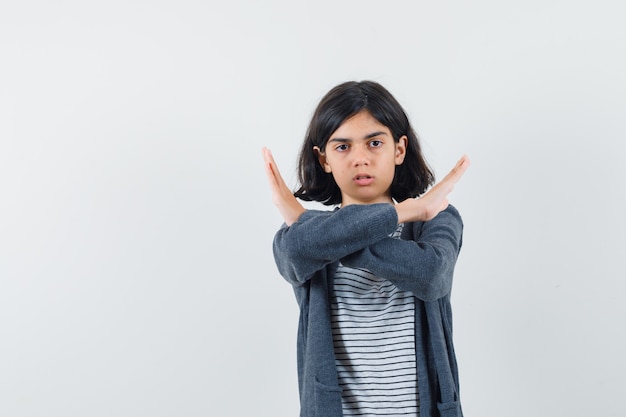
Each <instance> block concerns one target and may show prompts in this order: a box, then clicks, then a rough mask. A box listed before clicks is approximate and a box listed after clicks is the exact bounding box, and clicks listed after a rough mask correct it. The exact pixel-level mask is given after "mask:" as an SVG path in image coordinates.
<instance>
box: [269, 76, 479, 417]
mask: <svg viewBox="0 0 626 417" xmlns="http://www.w3.org/2000/svg"><path fill="white" fill-rule="evenodd" d="M263 156H264V160H265V170H266V173H267V176H268V179H269V182H270V188H271V191H272V196H273V201H274V203H275V204H276V206H277V207H278V209H279V211H280V213H281V215H282V217H283V218H284V220H285V224H283V226H282V227H281V228H280V230H278V232H277V233H276V235H275V237H274V246H273V248H274V257H275V261H276V265H277V267H278V270H279V272H280V274H281V275H282V276H283V277H284V278H285V279H286V280H287V281H288V282H289V283H290V284H291V285H292V286H293V287H294V291H295V296H296V299H297V302H298V305H299V308H300V321H299V326H298V339H297V349H298V351H297V353H298V382H299V392H300V408H301V410H300V416H302V417H339V416H380V415H388V416H399V415H402V416H422V417H435V416H441V417H459V416H462V411H461V405H460V402H459V381H458V372H457V364H456V359H455V354H454V348H453V345H452V315H451V306H450V291H451V287H452V276H453V271H454V265H455V262H456V259H457V256H458V253H459V250H460V248H461V240H462V239H461V237H462V230H463V223H462V221H461V217H460V215H459V213H458V211H457V210H456V209H455V208H454V207H453V206H451V205H449V204H448V201H447V195H448V194H449V193H450V192H451V191H452V188H453V186H454V184H455V183H456V182H457V181H458V180H459V179H460V178H461V176H462V175H463V173H464V172H465V170H466V169H467V167H468V166H469V160H468V158H467V157H465V156H464V157H462V158H461V159H460V160H459V162H458V163H457V165H456V166H455V167H454V168H453V169H452V171H451V172H450V173H449V174H448V175H447V176H446V177H445V178H444V179H443V180H442V181H441V182H440V183H438V184H437V185H435V186H434V187H432V188H431V189H430V190H429V191H428V192H426V190H427V188H428V187H430V186H431V185H432V184H433V183H434V176H433V173H432V171H431V170H430V168H429V167H428V164H427V163H426V161H425V160H424V158H423V156H422V153H421V150H420V145H419V142H418V139H417V135H416V134H415V132H414V129H413V128H412V127H411V125H410V123H409V121H408V118H407V116H406V114H405V112H404V110H403V109H402V107H401V106H400V104H399V103H398V102H397V101H396V99H395V98H394V97H393V96H392V95H391V94H390V93H389V92H388V91H387V90H386V89H385V88H384V87H382V86H381V85H380V84H378V83H375V82H372V81H362V82H346V83H343V84H340V85H338V86H336V87H335V88H333V89H331V90H330V91H329V92H328V93H327V94H326V95H325V96H324V97H323V98H322V100H321V101H320V103H319V105H318V106H317V108H316V110H315V112H314V114H313V118H312V120H311V123H310V125H309V128H308V130H307V133H306V137H305V140H304V143H303V145H302V149H301V151H300V156H299V165H298V181H299V183H300V187H299V189H298V190H297V191H296V192H295V193H292V192H291V191H290V190H289V188H288V187H287V186H286V184H285V182H284V180H283V178H282V176H281V175H280V173H279V171H278V168H277V166H276V163H275V161H274V159H273V157H272V154H271V152H270V151H269V150H268V149H266V148H263ZM425 192H426V193H425ZM418 196H421V197H420V198H419V199H418V198H416V197H418ZM296 197H297V198H300V199H302V200H307V201H318V202H321V203H324V204H326V205H336V206H338V207H336V208H335V209H333V210H305V209H304V207H303V206H302V205H301V204H300V202H299V201H298V200H297V198H296Z"/></svg>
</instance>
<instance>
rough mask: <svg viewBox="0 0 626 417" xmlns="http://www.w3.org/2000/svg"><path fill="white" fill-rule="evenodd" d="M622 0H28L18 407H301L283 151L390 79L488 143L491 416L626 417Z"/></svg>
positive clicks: (480, 365)
mask: <svg viewBox="0 0 626 417" xmlns="http://www.w3.org/2000/svg"><path fill="white" fill-rule="evenodd" d="M619 4H620V2H619V1H617V0H616V1H614V2H610V1H557V0H542V1H534V0H533V1H524V2H521V1H520V2H511V1H496V0H477V1H472V2H470V1H467V2H465V1H437V2H435V1H388V2H381V1H371V0H368V1H364V0H360V1H342V0H333V1H329V0H324V1H315V2H313V1H309V2H300V1H287V0H285V1H279V0H268V1H249V2H243V1H230V2H228V1H219V2H218V1H199V0H197V1H185V0H182V1H181V0H178V1H129V0H125V1H118V0H115V1H106V2H105V1H101V2H95V1H43V0H42V1H6V0H4V1H0V60H1V61H0V415H2V416H7V417H13V416H15V417H26V416H46V417H48V416H63V417H74V416H76V417H84V416H90V417H91V416H94V417H96V416H133V417H135V416H150V417H154V416H269V417H282V416H285V417H292V416H295V415H297V412H298V398H297V397H298V394H297V380H296V361H295V335H296V325H297V307H296V303H295V300H294V297H293V293H292V291H291V288H290V287H289V286H288V285H287V284H286V283H285V282H284V281H283V280H282V278H281V277H280V276H279V275H278V273H277V271H276V269H275V266H274V261H273V258H272V253H271V241H272V238H273V234H274V232H275V231H276V229H277V228H278V227H279V226H280V223H281V219H280V216H279V215H278V213H277V211H276V210H275V209H274V207H273V206H272V203H271V200H270V198H269V187H268V186H267V184H266V181H265V177H264V174H263V170H262V159H261V147H262V146H264V145H266V146H269V147H270V148H271V149H272V150H273V151H274V154H275V156H276V159H277V161H278V163H279V165H280V167H281V168H282V170H283V173H284V175H285V177H286V179H287V180H288V181H289V183H290V185H293V186H295V175H294V169H295V160H296V155H297V151H298V149H299V147H300V144H301V141H302V139H303V137H304V132H305V129H306V126H307V124H308V122H309V118H310V116H311V113H312V111H313V109H314V107H315V105H316V104H317V102H318V100H319V99H320V98H321V97H322V96H323V95H324V94H325V93H326V91H327V90H328V89H330V88H331V87H333V86H334V85H336V84H338V83H340V82H343V81H347V80H362V79H372V80H376V81H378V82H380V83H382V84H383V85H385V86H386V87H387V88H388V89H389V90H390V91H391V92H392V94H394V95H395V96H396V97H397V98H398V100H399V101H400V102H401V103H402V104H403V106H404V107H405V109H406V110H407V112H408V113H409V115H410V117H411V120H412V121H413V123H414V125H415V127H416V130H417V131H418V134H419V135H420V136H421V138H422V141H423V145H424V151H425V154H426V157H427V159H428V160H429V161H430V163H431V164H432V165H433V167H434V168H435V170H436V172H437V174H438V176H439V177H441V176H442V175H443V174H445V173H446V172H447V170H448V169H449V168H450V167H452V165H453V164H454V162H455V161H456V160H457V159H458V157H459V156H461V155H462V154H463V153H467V154H468V155H469V156H470V158H471V160H472V166H471V168H470V170H469V171H468V172H467V174H466V176H465V177H464V178H463V179H462V181H461V183H459V185H458V186H457V188H456V189H455V191H454V193H453V194H452V197H451V200H452V202H453V204H455V205H456V206H457V208H458V209H459V210H460V211H461V213H462V215H463V217H464V220H465V223H466V228H465V244H464V248H463V252H462V255H461V258H460V259H459V263H458V266H457V272H456V278H455V286H454V290H453V309H454V314H455V341H456V348H457V355H458V360H459V364H460V377H461V396H462V401H463V407H464V411H465V414H466V416H468V417H502V416H507V417H517V416H519V417H527V416H568V417H570V416H590V415H593V416H603V417H611V416H615V417H616V416H624V415H626V406H624V405H623V398H622V397H623V394H624V390H625V389H626V376H625V372H626V361H625V359H624V351H625V348H626V344H625V342H624V333H625V332H624V321H625V319H626V308H625V307H624V305H623V303H624V295H625V290H626V285H625V284H624V280H625V278H626V274H625V273H624V267H623V264H624V253H623V252H624V249H625V245H624V236H625V235H626V227H625V220H624V212H625V211H626V203H625V199H624V194H625V191H624V179H625V178H626V170H625V168H624V163H623V156H622V150H623V149H624V147H623V143H624V140H625V139H626V127H625V119H626V117H625V116H626V100H625V98H626V81H625V79H624V77H625V74H626V29H625V25H624V22H623V17H624V13H623V11H621V10H620V9H619Z"/></svg>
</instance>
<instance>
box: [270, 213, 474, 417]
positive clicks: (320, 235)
mask: <svg viewBox="0 0 626 417" xmlns="http://www.w3.org/2000/svg"><path fill="white" fill-rule="evenodd" d="M397 226H398V216H397V213H396V210H395V208H394V207H393V206H392V205H391V204H371V205H349V206H346V207H343V208H341V209H336V210H334V211H330V210H329V211H322V210H307V211H306V212H305V213H303V214H302V215H301V217H300V218H299V219H298V221H297V222H295V223H294V224H292V225H291V226H289V227H287V226H286V225H284V224H283V226H282V227H281V228H280V229H279V230H278V232H277V233H276V235H275V237H274V247H273V249H274V258H275V261H276V265H277V267H278V270H279V272H280V274H281V275H282V276H283V277H284V278H285V279H286V280H287V281H288V282H289V283H291V284H292V285H293V287H294V291H295V295H296V300H297V302H298V305H299V307H300V321H299V325H298V340H297V346H298V383H299V390H300V416H301V417H341V416H342V415H343V413H342V409H341V388H340V387H339V385H338V380H337V370H336V367H335V355H334V349H333V338H332V331H331V319H330V299H331V292H332V289H333V278H334V273H335V270H336V268H337V265H338V263H339V261H341V262H342V263H343V264H344V265H346V266H349V267H359V268H365V269H368V270H369V271H371V272H372V273H374V274H375V275H377V276H380V277H384V278H386V279H388V280H389V281H391V282H392V283H393V284H395V286H396V287H398V288H399V289H401V290H405V291H411V292H412V293H413V294H414V295H415V297H416V300H415V316H416V317H415V323H416V331H415V335H416V341H415V342H416V343H415V346H416V359H417V375H418V389H419V398H420V416H421V417H462V415H463V413H462V411H461V404H460V400H459V379H458V369H457V363H456V358H455V354H454V347H453V343H452V310H451V306H450V291H451V288H452V276H453V273H454V266H455V263H456V259H457V256H458V254H459V250H460V249H461V243H462V234H463V222H462V220H461V216H460V215H459V213H458V211H457V210H456V209H455V208H454V207H453V206H451V205H450V206H448V208H447V209H446V210H444V211H442V212H441V213H439V214H438V215H437V216H436V217H435V218H434V219H432V220H430V221H428V222H415V223H408V224H407V225H406V226H405V227H404V230H403V232H402V236H401V239H394V238H392V237H391V236H390V235H391V234H392V233H393V232H394V231H395V230H396V228H397Z"/></svg>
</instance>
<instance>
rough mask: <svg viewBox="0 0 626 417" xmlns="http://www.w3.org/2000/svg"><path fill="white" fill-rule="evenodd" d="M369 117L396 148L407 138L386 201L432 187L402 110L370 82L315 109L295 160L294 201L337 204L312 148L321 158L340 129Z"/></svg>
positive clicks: (335, 190) (342, 87)
mask: <svg viewBox="0 0 626 417" xmlns="http://www.w3.org/2000/svg"><path fill="white" fill-rule="evenodd" d="M362 110H366V111H368V112H369V113H370V114H371V115H372V116H373V117H374V118H375V119H376V120H378V122H379V123H381V124H383V125H385V126H386V127H387V128H389V130H390V131H391V134H392V136H393V140H394V141H395V142H396V143H397V142H399V140H400V137H402V136H405V135H406V137H407V138H408V143H407V149H406V156H405V158H404V162H403V163H402V164H401V165H397V166H396V168H395V169H396V172H395V175H394V178H393V182H392V184H391V198H393V199H394V200H396V201H398V202H400V201H403V200H406V199H407V198H412V197H417V196H419V195H421V194H423V193H424V192H425V191H426V190H427V189H428V187H429V186H430V185H432V184H433V183H434V182H435V176H434V174H433V171H432V170H431V168H430V167H429V165H428V163H427V162H426V160H425V159H424V157H423V156H422V151H421V147H420V144H419V140H418V137H417V134H416V133H415V131H414V129H413V127H412V126H411V124H410V123H409V119H408V117H407V115H406V113H405V112H404V109H403V108H402V106H401V105H400V103H398V101H397V100H396V99H395V98H394V97H393V96H392V95H391V93H389V91H387V90H386V89H385V88H384V87H383V86H382V85H380V84H378V83H377V82H374V81H360V82H359V81H348V82H345V83H342V84H339V85H337V86H336V87H334V88H332V89H331V90H330V91H329V92H328V93H326V95H325V96H324V97H323V98H322V100H321V101H320V103H319V104H318V105H317V108H316V109H315V112H314V113H313V117H312V119H311V123H310V124H309V127H308V129H307V132H306V136H305V138H304V143H303V144H302V148H301V150H300V154H299V158H298V182H299V183H300V187H299V188H298V189H297V191H296V192H295V193H294V195H295V196H296V197H298V198H300V199H302V200H305V201H317V202H320V203H323V204H325V205H335V204H341V190H340V189H339V186H337V183H336V182H335V180H334V178H333V176H332V174H330V173H326V172H324V169H323V167H322V166H321V164H320V163H319V160H318V157H317V154H316V153H315V151H314V150H313V147H314V146H317V147H319V148H320V150H321V151H322V152H324V150H325V148H326V143H327V142H328V139H330V136H331V135H332V134H333V132H334V131H335V130H337V129H338V128H339V126H341V124H342V123H343V122H344V121H345V120H347V119H349V118H350V117H352V116H354V115H355V114H357V113H359V112H360V111H362Z"/></svg>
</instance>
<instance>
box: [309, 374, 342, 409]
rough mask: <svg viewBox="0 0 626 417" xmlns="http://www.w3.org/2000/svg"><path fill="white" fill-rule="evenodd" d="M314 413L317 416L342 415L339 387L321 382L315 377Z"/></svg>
mask: <svg viewBox="0 0 626 417" xmlns="http://www.w3.org/2000/svg"><path fill="white" fill-rule="evenodd" d="M315 415H316V416H317V417H335V416H337V417H339V416H341V415H343V411H342V407H341V388H339V386H337V385H335V386H331V385H326V384H323V383H321V382H320V381H319V380H317V378H316V379H315Z"/></svg>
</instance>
